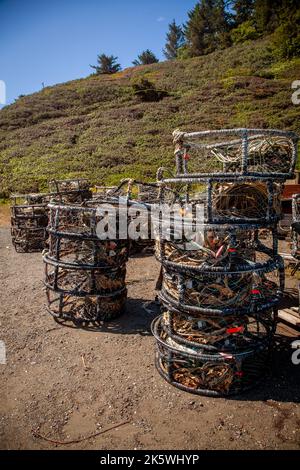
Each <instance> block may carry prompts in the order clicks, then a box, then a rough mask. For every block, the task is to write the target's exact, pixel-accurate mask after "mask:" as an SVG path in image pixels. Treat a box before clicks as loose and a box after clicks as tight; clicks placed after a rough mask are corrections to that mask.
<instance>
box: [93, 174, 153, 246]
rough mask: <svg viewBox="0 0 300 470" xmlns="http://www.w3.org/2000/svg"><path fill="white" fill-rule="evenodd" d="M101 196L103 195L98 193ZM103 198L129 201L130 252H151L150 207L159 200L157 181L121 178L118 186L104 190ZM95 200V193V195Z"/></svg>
mask: <svg viewBox="0 0 300 470" xmlns="http://www.w3.org/2000/svg"><path fill="white" fill-rule="evenodd" d="M100 197H102V198H103V195H101V194H100ZM104 199H105V200H106V201H107V202H109V201H116V200H119V201H121V202H122V201H123V202H125V201H127V202H128V201H129V202H130V203H131V204H130V207H129V210H128V217H129V226H128V232H129V238H130V240H131V242H130V254H131V255H133V254H136V253H141V252H144V253H145V252H149V253H152V252H153V249H154V245H155V240H154V237H153V233H154V232H153V227H152V219H151V207H152V205H153V204H157V203H158V202H159V186H158V184H157V183H151V182H149V183H146V182H143V181H138V180H135V179H130V178H127V179H123V180H122V181H121V182H120V184H119V186H117V187H115V188H111V189H109V190H107V191H106V193H105V196H104ZM95 200H97V194H96V195H95Z"/></svg>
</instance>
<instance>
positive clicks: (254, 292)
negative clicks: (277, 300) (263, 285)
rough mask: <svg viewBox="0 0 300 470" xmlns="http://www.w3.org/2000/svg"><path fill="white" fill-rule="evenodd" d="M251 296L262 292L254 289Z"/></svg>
mask: <svg viewBox="0 0 300 470" xmlns="http://www.w3.org/2000/svg"><path fill="white" fill-rule="evenodd" d="M251 294H260V290H259V289H252V290H251Z"/></svg>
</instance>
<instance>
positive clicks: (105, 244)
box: [43, 201, 129, 324]
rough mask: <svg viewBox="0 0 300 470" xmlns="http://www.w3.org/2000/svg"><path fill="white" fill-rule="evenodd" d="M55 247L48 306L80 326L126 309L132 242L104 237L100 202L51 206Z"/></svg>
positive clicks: (49, 260) (48, 256) (48, 263)
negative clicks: (100, 234) (100, 228)
mask: <svg viewBox="0 0 300 470" xmlns="http://www.w3.org/2000/svg"><path fill="white" fill-rule="evenodd" d="M49 208H50V216H49V221H50V222H49V228H48V230H49V250H48V251H47V253H45V255H44V258H43V259H44V262H45V286H46V293H47V310H48V312H49V313H51V314H52V315H53V316H54V317H55V318H58V319H61V320H65V321H72V322H74V323H75V324H80V323H81V324H82V323H84V324H86V323H98V322H101V321H108V320H112V319H114V318H116V317H117V316H119V315H120V314H121V313H122V312H123V311H124V308H125V304H126V298H127V290H126V284H125V277H126V261H127V259H128V251H129V248H128V241H127V240H126V239H125V240H122V239H121V240H119V239H114V240H110V239H109V240H107V239H103V240H102V239H100V238H99V237H98V236H97V224H98V223H99V221H100V220H101V217H102V216H101V215H99V212H98V209H99V206H98V205H96V206H95V204H94V201H88V202H86V205H85V206H70V205H68V206H66V205H59V204H50V205H49Z"/></svg>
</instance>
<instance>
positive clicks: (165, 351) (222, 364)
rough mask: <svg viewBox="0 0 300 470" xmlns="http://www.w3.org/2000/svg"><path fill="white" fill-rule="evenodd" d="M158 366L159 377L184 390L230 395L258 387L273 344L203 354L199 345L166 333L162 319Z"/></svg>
mask: <svg viewBox="0 0 300 470" xmlns="http://www.w3.org/2000/svg"><path fill="white" fill-rule="evenodd" d="M152 333H153V335H154V337H155V339H156V346H157V348H156V359H155V364H156V368H157V370H158V372H159V373H160V375H161V376H162V377H163V378H164V379H165V380H167V381H168V382H169V383H170V384H172V385H174V386H176V387H178V388H180V389H181V390H184V391H187V392H190V393H195V394H199V395H208V396H229V395H234V394H238V393H241V392H243V391H245V390H247V389H249V388H251V387H253V386H255V385H256V384H257V383H258V382H259V381H260V380H261V379H263V377H264V376H265V374H266V372H267V371H268V369H269V363H270V359H271V351H272V341H271V342H269V343H268V342H266V343H265V344H264V343H261V344H260V345H259V346H258V344H256V345H255V346H254V347H253V346H251V347H249V348H248V349H246V350H244V351H241V352H235V353H233V352H231V353H230V352H224V353H223V352H218V353H210V352H209V351H208V352H206V353H203V352H201V351H202V346H200V347H199V346H197V345H196V343H195V344H194V345H193V347H191V346H186V345H183V344H182V342H178V341H176V340H174V339H173V338H171V337H170V336H169V335H168V333H167V332H166V331H165V330H164V328H163V325H162V319H161V317H159V318H157V319H156V320H154V322H153V324H152Z"/></svg>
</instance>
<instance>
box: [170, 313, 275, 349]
mask: <svg viewBox="0 0 300 470" xmlns="http://www.w3.org/2000/svg"><path fill="white" fill-rule="evenodd" d="M276 321H277V312H276V311H273V310H266V311H264V312H259V313H254V314H249V315H230V316H227V317H218V318H213V317H207V316H204V315H203V316H198V317H192V316H190V315H187V314H186V312H184V313H182V312H181V311H179V310H175V309H172V308H171V309H169V310H166V311H165V312H164V314H163V315H162V318H161V325H162V329H163V330H164V332H165V333H167V335H168V337H170V338H171V339H172V340H174V341H176V342H177V343H180V344H183V345H185V346H188V347H191V348H193V347H194V346H195V345H196V346H197V347H198V348H199V350H200V349H201V352H202V353H205V352H211V353H219V352H234V353H236V352H243V351H247V350H249V349H255V348H261V347H262V345H267V344H270V342H271V341H272V335H273V333H274V331H275V328H276Z"/></svg>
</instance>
